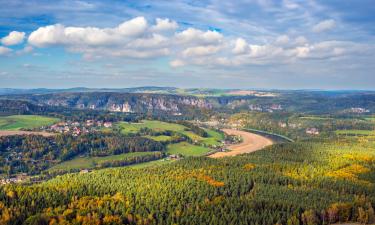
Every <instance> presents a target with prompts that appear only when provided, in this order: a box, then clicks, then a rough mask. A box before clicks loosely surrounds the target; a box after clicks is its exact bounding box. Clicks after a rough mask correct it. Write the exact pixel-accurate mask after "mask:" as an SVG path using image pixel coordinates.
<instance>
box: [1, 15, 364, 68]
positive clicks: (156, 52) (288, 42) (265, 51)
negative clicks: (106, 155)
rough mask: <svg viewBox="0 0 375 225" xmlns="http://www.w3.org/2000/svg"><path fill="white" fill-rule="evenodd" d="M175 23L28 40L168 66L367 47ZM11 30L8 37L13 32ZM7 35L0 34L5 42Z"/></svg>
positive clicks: (139, 20) (76, 30) (251, 61)
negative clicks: (252, 36)
mask: <svg viewBox="0 0 375 225" xmlns="http://www.w3.org/2000/svg"><path fill="white" fill-rule="evenodd" d="M334 25H335V22H334V21H333V20H325V21H322V22H320V23H319V24H317V25H315V26H314V27H313V31H314V32H323V31H327V30H329V29H332V28H333V27H334ZM178 28H179V25H178V23H177V22H176V21H173V20H170V19H168V18H164V19H161V18H157V19H156V20H155V21H154V23H153V24H150V23H149V22H148V21H147V20H146V19H145V18H144V17H136V18H133V19H130V20H127V21H124V22H123V23H121V24H119V25H118V26H116V27H104V28H99V27H72V26H64V25H62V24H55V25H48V26H43V27H39V28H38V29H37V30H35V31H33V32H31V34H30V35H29V37H28V44H29V45H30V46H34V47H37V48H46V47H50V46H62V47H64V48H65V49H66V50H67V51H69V52H74V53H80V54H82V55H83V57H84V58H85V59H89V60H95V59H100V58H103V57H115V58H121V57H123V58H158V57H168V58H170V59H171V60H170V66H172V67H182V66H186V65H199V66H205V67H207V66H208V67H209V66H240V65H264V64H280V63H281V64H286V63H293V62H296V61H298V60H308V59H330V58H337V57H343V56H345V55H346V54H356V53H362V52H364V51H365V50H366V48H367V46H364V45H363V44H356V43H353V42H347V41H336V40H330V41H321V42H309V41H308V40H307V39H306V38H305V37H304V36H297V35H296V36H288V35H286V34H284V35H280V36H277V37H275V38H273V39H271V40H268V41H266V42H264V43H250V42H249V41H248V40H246V39H244V38H243V37H233V36H225V35H224V34H222V33H220V32H218V31H216V30H200V29H196V28H192V27H188V28H186V29H181V30H178ZM12 33H13V32H12ZM12 33H11V34H12ZM11 34H10V35H9V36H8V37H10V36H13V37H14V36H16V35H15V33H13V35H11ZM23 35H24V33H23ZM8 37H5V38H3V39H4V40H7V41H8V43H9V40H8V39H9V38H8ZM3 39H2V40H3ZM19 39H23V36H22V38H19ZM11 43H15V42H11ZM2 51H3V52H6V51H7V50H6V49H3V50H2Z"/></svg>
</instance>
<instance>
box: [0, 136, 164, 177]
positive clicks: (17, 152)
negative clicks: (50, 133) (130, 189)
mask: <svg viewBox="0 0 375 225" xmlns="http://www.w3.org/2000/svg"><path fill="white" fill-rule="evenodd" d="M164 149H165V146H164V145H163V144H162V143H160V142H157V141H154V140H152V139H148V138H144V137H138V136H136V137H125V136H124V135H120V134H114V133H91V134H85V135H81V136H78V137H74V136H72V135H65V134H64V135H57V136H55V137H43V136H37V135H29V136H21V135H15V136H5V137H0V156H1V158H0V162H2V165H1V167H0V173H6V174H8V175H11V174H16V173H20V172H24V173H29V174H38V173H40V172H42V171H43V170H45V169H48V168H49V167H50V166H52V165H55V164H57V163H58V162H61V161H66V160H69V159H72V158H73V157H76V156H79V155H87V156H109V155H118V154H122V153H129V152H149V151H155V152H156V151H163V150H164ZM159 158H160V157H159ZM114 164H116V163H114ZM117 164H119V165H121V163H120V162H117ZM123 164H124V162H123ZM108 165H109V164H108ZM106 167H107V166H106Z"/></svg>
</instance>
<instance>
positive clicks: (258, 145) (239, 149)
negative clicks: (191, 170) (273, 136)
mask: <svg viewBox="0 0 375 225" xmlns="http://www.w3.org/2000/svg"><path fill="white" fill-rule="evenodd" d="M223 131H224V132H225V133H227V134H229V135H240V136H241V137H242V139H243V142H241V143H239V144H235V145H230V146H228V149H229V150H230V151H228V152H216V153H214V154H212V155H209V156H208V157H211V158H221V157H226V156H235V155H239V154H244V153H249V152H255V151H257V150H260V149H262V148H264V147H266V146H269V145H272V144H273V142H272V141H271V140H270V139H268V138H265V137H263V136H261V135H258V134H253V133H249V132H246V131H241V130H234V129H223Z"/></svg>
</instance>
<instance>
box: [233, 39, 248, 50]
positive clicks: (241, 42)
mask: <svg viewBox="0 0 375 225" xmlns="http://www.w3.org/2000/svg"><path fill="white" fill-rule="evenodd" d="M249 50H250V48H249V44H248V43H247V42H246V40H245V39H243V38H237V40H236V43H235V46H234V48H233V50H232V52H233V53H234V54H245V53H246V52H248V51H249Z"/></svg>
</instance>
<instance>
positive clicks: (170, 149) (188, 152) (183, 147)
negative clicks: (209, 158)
mask: <svg viewBox="0 0 375 225" xmlns="http://www.w3.org/2000/svg"><path fill="white" fill-rule="evenodd" d="M210 151H211V149H209V148H206V147H202V146H197V145H192V144H189V143H187V142H180V143H177V144H170V145H168V146H167V153H169V154H181V155H183V156H202V155H205V154H207V153H208V152H210Z"/></svg>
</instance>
